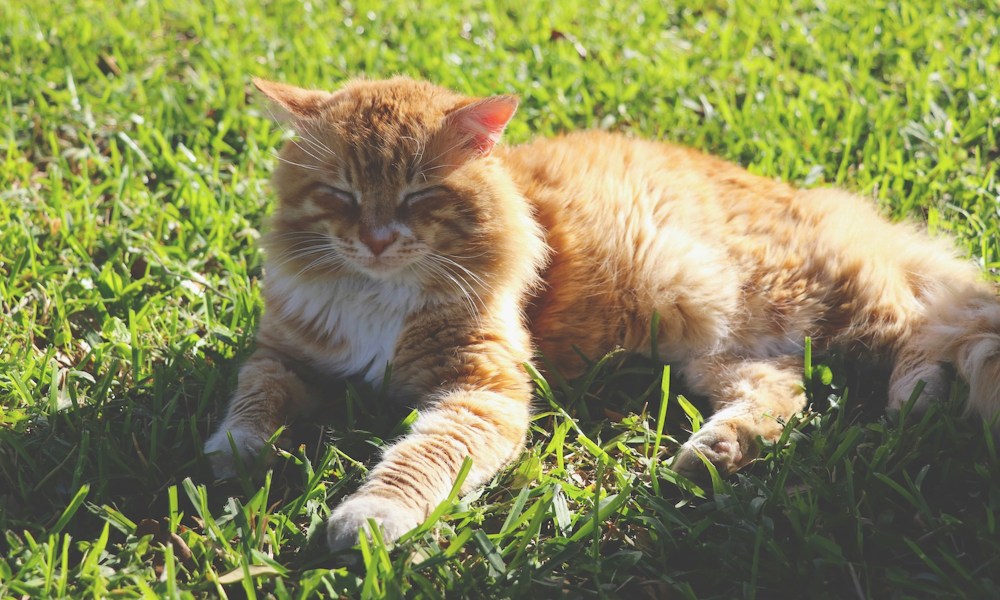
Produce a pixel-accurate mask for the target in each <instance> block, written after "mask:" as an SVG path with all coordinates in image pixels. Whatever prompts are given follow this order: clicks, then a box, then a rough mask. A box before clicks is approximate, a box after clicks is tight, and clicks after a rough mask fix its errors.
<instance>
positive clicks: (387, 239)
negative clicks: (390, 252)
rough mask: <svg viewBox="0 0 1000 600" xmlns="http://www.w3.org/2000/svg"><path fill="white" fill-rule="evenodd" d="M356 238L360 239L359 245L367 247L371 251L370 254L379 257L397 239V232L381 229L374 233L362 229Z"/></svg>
mask: <svg viewBox="0 0 1000 600" xmlns="http://www.w3.org/2000/svg"><path fill="white" fill-rule="evenodd" d="M358 237H359V238H360V239H361V243H363V244H364V245H365V246H368V249H369V250H371V251H372V254H374V255H375V256H379V255H380V254H382V252H384V251H385V249H386V248H388V247H389V246H390V245H392V243H393V242H395V241H396V239H397V238H398V237H399V232H398V231H393V230H391V229H381V230H375V231H372V230H368V229H362V230H361V231H360V232H359V233H358Z"/></svg>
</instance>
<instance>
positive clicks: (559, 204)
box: [206, 78, 1000, 548]
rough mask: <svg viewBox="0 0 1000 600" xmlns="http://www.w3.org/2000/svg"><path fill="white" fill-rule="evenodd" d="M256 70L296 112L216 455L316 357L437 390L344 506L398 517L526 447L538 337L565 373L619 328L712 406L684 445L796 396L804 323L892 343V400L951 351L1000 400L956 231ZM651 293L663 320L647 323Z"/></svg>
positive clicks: (618, 145) (930, 376)
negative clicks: (930, 232) (255, 308)
mask: <svg viewBox="0 0 1000 600" xmlns="http://www.w3.org/2000/svg"><path fill="white" fill-rule="evenodd" d="M257 85H258V87H259V88H260V89H261V90H262V91H263V92H264V94H265V95H267V96H268V97H269V98H271V99H272V100H273V101H275V102H276V103H277V104H278V105H279V106H280V107H282V108H283V109H284V110H285V111H287V112H288V113H289V115H290V119H291V121H292V124H293V127H295V129H296V131H297V132H298V134H299V136H300V137H299V139H298V140H296V141H293V142H289V143H288V144H286V146H285V148H284V149H283V151H282V162H281V164H280V166H279V168H278V169H277V171H276V173H275V177H274V187H275V189H276V191H277V192H278V196H279V205H278V208H277V209H276V211H275V213H274V216H273V217H272V220H271V224H270V225H271V227H270V231H269V233H268V234H267V236H266V237H265V239H264V248H265V250H266V251H267V265H266V279H265V286H264V294H265V303H266V307H265V312H264V315H263V317H262V321H261V327H260V331H259V333H258V339H257V341H258V347H257V350H256V352H255V353H254V355H253V356H252V357H251V358H250V359H249V360H248V361H247V363H246V364H245V365H244V367H243V368H242V370H241V372H240V380H239V385H238V389H237V391H236V393H235V394H234V397H233V400H232V402H231V403H230V407H229V412H228V414H227V417H226V419H225V421H224V422H223V423H222V426H221V427H220V429H219V431H218V432H216V434H215V435H213V436H212V437H211V438H210V439H209V441H208V442H207V444H206V453H208V454H209V455H210V457H211V458H212V461H213V467H214V468H215V470H216V473H217V474H218V475H220V476H230V475H233V474H234V473H235V459H234V457H233V456H232V453H231V447H230V444H229V437H230V436H231V437H232V439H233V441H234V442H235V444H236V449H237V452H238V453H239V454H241V455H242V457H243V458H248V457H252V456H253V455H255V454H256V453H258V452H259V451H260V450H261V448H262V446H263V444H264V441H265V440H266V439H267V438H268V437H269V436H270V435H271V434H272V433H273V432H274V431H275V430H276V429H277V428H278V427H280V426H281V425H283V424H285V423H286V422H287V420H288V419H290V418H291V417H292V416H293V415H294V414H295V413H296V412H298V411H299V410H301V409H302V408H303V407H304V406H307V405H309V404H310V403H312V402H316V401H322V400H323V398H322V390H321V389H316V388H315V387H314V386H311V385H310V384H309V383H307V381H309V379H310V378H309V377H308V376H306V375H304V373H318V374H321V375H327V376H348V375H360V376H362V377H363V378H364V379H366V380H367V381H369V382H371V383H377V382H379V381H381V379H382V376H383V373H384V371H385V368H386V365H388V364H391V365H392V378H391V381H390V392H391V393H392V394H394V395H396V396H397V397H398V398H400V399H402V400H404V401H409V402H414V403H418V404H419V405H420V406H421V407H422V408H421V410H420V414H419V417H418V419H417V420H416V421H415V422H414V424H413V426H412V428H411V431H410V433H409V434H407V435H406V436H404V437H403V438H402V439H401V440H399V441H398V442H396V443H394V444H392V445H391V446H390V447H389V448H388V449H387V450H386V452H385V454H384V456H383V458H382V460H381V461H380V462H379V464H378V465H376V466H375V467H374V468H373V469H372V471H371V472H370V473H369V476H368V478H367V479H366V481H365V483H364V484H363V485H362V486H361V488H360V489H359V490H358V491H357V492H355V493H354V494H353V495H351V496H350V497H348V498H347V499H346V500H345V501H344V502H343V503H342V504H341V505H340V506H338V507H337V509H336V510H335V511H334V513H333V515H332V516H331V519H330V524H329V529H328V534H329V543H330V545H331V547H333V548H342V547H346V546H350V545H352V544H353V543H355V542H356V541H357V539H358V534H359V532H361V531H363V530H364V529H365V527H366V526H367V525H366V523H367V520H368V519H370V518H371V519H374V520H375V521H377V522H378V523H379V524H380V526H381V527H382V529H383V533H384V534H385V536H386V537H387V538H390V539H395V538H396V537H398V536H400V535H402V534H403V533H405V532H406V531H407V530H409V529H410V528H412V527H414V526H416V525H417V524H419V523H420V522H421V521H422V520H423V519H424V518H425V517H426V515H427V514H428V513H429V512H430V511H431V510H433V509H434V507H435V506H436V505H437V504H438V503H439V502H440V501H441V500H443V499H444V498H445V497H446V495H447V493H448V491H449V490H450V488H451V486H452V484H453V482H454V480H455V477H456V475H457V473H458V470H459V468H460V467H461V465H462V463H463V461H464V460H465V458H466V457H471V458H472V461H473V466H472V470H471V472H470V474H469V476H468V477H467V478H466V480H465V484H464V489H463V491H468V490H471V489H474V488H475V487H476V486H479V485H481V484H482V483H484V482H485V481H486V480H488V479H489V478H490V477H492V476H493V475H494V474H495V473H496V472H497V471H498V470H499V469H500V468H502V467H503V465H504V464H506V463H507V462H508V461H510V460H511V459H512V458H514V457H515V456H516V455H517V453H518V452H519V451H520V450H521V448H522V445H523V443H524V437H525V434H526V432H527V428H528V423H529V418H530V411H529V408H530V402H531V396H532V385H531V382H530V379H529V377H528V374H527V372H526V371H525V369H524V366H523V365H524V364H525V363H527V362H529V361H531V360H533V357H534V355H535V353H536V351H540V352H541V353H543V354H544V355H545V357H546V359H547V360H548V361H549V362H550V363H551V364H554V365H557V366H558V367H559V368H560V370H561V371H562V372H563V373H564V374H566V375H569V376H573V375H576V374H579V373H580V372H581V370H582V368H583V367H584V366H585V365H584V362H583V360H582V359H581V358H580V355H581V354H582V355H584V356H589V357H598V356H600V355H602V354H604V353H606V352H608V351H610V350H612V349H614V348H618V347H624V348H625V349H627V350H630V351H633V352H638V353H646V354H648V353H649V352H650V350H651V344H652V339H653V338H652V336H653V335H655V340H656V345H657V348H656V352H657V355H658V356H659V357H661V358H663V359H665V360H667V361H668V362H671V363H672V364H675V365H676V366H677V367H678V368H679V369H680V372H681V373H682V375H683V376H684V378H685V379H686V381H687V383H688V385H689V386H690V387H691V388H692V389H693V390H694V391H696V392H698V393H700V394H704V395H705V396H707V397H708V398H709V400H710V402H711V403H712V405H713V408H714V409H715V414H714V415H713V416H712V417H710V418H709V420H708V421H706V423H705V424H704V425H703V426H702V428H701V429H700V430H699V431H698V432H697V433H696V434H694V435H693V436H692V437H691V439H690V440H689V441H688V442H687V443H686V444H685V446H684V447H683V448H682V449H681V451H680V452H679V453H678V456H677V458H676V459H675V462H674V466H675V468H676V469H678V470H680V471H683V472H687V473H694V472H697V470H698V469H700V468H701V465H702V463H701V460H702V459H701V458H700V456H703V457H705V458H706V459H708V460H710V461H711V462H712V463H713V464H715V465H716V466H717V467H718V468H719V469H720V471H722V472H724V473H730V472H732V471H734V470H736V469H738V468H740V467H741V466H743V465H745V464H746V463H747V462H749V461H750V460H752V459H753V458H754V457H755V456H756V454H757V451H758V450H759V448H758V441H757V440H758V438H763V439H764V440H769V441H770V440H776V439H777V438H778V437H779V436H780V434H781V431H782V429H783V427H784V425H785V423H786V422H787V421H788V420H789V419H790V418H791V417H792V416H793V415H794V414H795V413H797V412H799V411H801V410H802V408H803V407H804V405H805V396H804V394H803V388H802V382H801V374H802V352H803V348H804V340H805V338H806V337H807V336H808V337H811V338H812V339H813V340H814V347H816V348H817V349H818V350H820V351H822V350H825V349H830V348H845V349H847V350H849V351H861V352H864V353H866V355H869V356H871V357H872V358H873V359H877V360H885V361H889V362H891V361H895V367H894V370H893V374H892V379H891V381H890V398H889V405H890V407H899V406H900V405H901V404H902V403H903V402H905V401H906V400H907V399H908V398H909V397H910V396H911V394H912V393H913V392H914V390H915V389H916V388H917V386H918V384H919V382H921V381H922V382H924V384H923V385H924V387H923V392H922V394H921V396H920V397H919V398H918V404H919V403H926V402H930V401H933V400H935V399H937V398H940V397H943V396H945V395H946V391H947V390H948V389H949V385H950V383H949V380H948V379H947V377H946V372H945V370H944V368H943V366H942V365H943V364H945V363H948V364H951V365H953V366H954V367H955V370H956V371H957V372H958V374H959V375H961V376H962V377H964V378H966V379H967V380H968V381H969V383H970V386H971V394H970V401H969V406H970V408H972V409H974V410H975V411H976V412H978V413H980V414H982V415H983V416H985V417H986V418H991V419H992V418H994V417H995V416H996V414H997V412H998V410H1000V400H998V398H997V384H998V382H1000V304H998V303H997V301H996V299H995V298H994V296H993V294H992V292H991V290H990V289H989V288H988V287H987V286H986V285H985V284H983V283H981V282H980V278H979V274H978V273H977V271H976V269H975V268H973V267H972V266H971V265H968V264H967V263H966V262H963V261H961V260H959V259H957V258H955V253H954V251H953V250H952V249H951V248H950V247H949V246H948V245H947V244H946V243H945V242H942V241H937V240H931V239H930V238H928V237H927V236H925V235H923V234H921V233H918V232H917V231H916V230H915V229H914V228H912V227H909V226H906V225H899V224H890V223H887V222H886V221H884V220H883V219H881V218H880V217H879V216H878V215H877V214H876V212H875V211H874V210H873V209H872V208H871V207H870V206H869V205H868V204H867V203H866V202H864V201H862V200H860V199H858V198H857V197H855V196H852V195H850V194H848V193H845V192H841V191H837V190H813V191H802V190H797V189H795V188H793V187H791V186H789V185H786V184H783V183H779V182H775V181H771V180H768V179H765V178H762V177H758V176H755V175H752V174H750V173H748V172H746V171H745V170H743V169H742V168H740V167H738V166H735V165H732V164H730V163H727V162H725V161H723V160H720V159H717V158H714V157H711V156H707V155H705V154H702V153H699V152H696V151H694V150H690V149H686V148H681V147H677V146H671V145H668V144H661V143H655V142H648V141H642V140H633V139H628V138H626V137H624V136H621V135H614V134H609V133H602V132H584V133H577V134H570V135H566V136H562V137H558V138H553V139H545V140H538V141H535V142H533V143H529V144H526V145H523V146H516V147H501V146H497V145H496V144H497V141H498V139H499V136H500V134H501V132H502V130H503V128H504V127H505V126H506V124H507V122H508V121H509V119H510V118H511V117H512V116H513V113H514V109H515V107H516V100H515V99H513V98H510V97H505V96H499V97H493V98H486V99H473V98H467V97H463V96H460V95H457V94H454V93H452V92H449V91H447V90H444V89H441V88H437V87H435V86H432V85H430V84H427V83H423V82H416V81H412V80H409V79H403V78H397V79H393V80H389V81H376V82H368V81H359V82H354V83H351V84H349V85H348V86H346V87H345V88H344V89H342V90H341V91H339V92H336V93H332V94H331V93H326V92H316V91H308V90H302V89H299V88H294V87H291V86H286V85H282V84H276V83H270V82H257ZM654 315H657V321H656V322H657V331H655V333H654V332H652V331H651V329H652V325H653V319H654Z"/></svg>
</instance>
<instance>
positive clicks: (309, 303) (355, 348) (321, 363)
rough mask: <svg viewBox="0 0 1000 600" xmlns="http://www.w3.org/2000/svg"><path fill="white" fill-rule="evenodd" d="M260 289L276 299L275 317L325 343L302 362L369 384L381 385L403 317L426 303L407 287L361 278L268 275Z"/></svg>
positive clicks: (403, 283)
mask: <svg viewBox="0 0 1000 600" xmlns="http://www.w3.org/2000/svg"><path fill="white" fill-rule="evenodd" d="M266 286H267V295H268V296H269V297H273V298H280V302H278V303H275V304H277V305H279V306H280V313H279V314H277V315H275V316H277V317H279V319H280V320H282V321H293V320H294V321H297V322H298V323H307V324H309V327H310V328H311V332H310V333H312V334H313V335H314V339H323V340H327V343H326V344H323V346H325V347H324V348H320V349H317V350H319V351H318V352H308V356H303V358H305V359H306V360H308V361H309V362H311V363H312V364H313V366H314V367H316V368H318V369H320V370H322V371H324V372H325V373H328V374H330V375H337V376H341V375H362V376H363V377H364V379H365V380H366V381H368V382H369V383H373V384H374V383H379V382H381V381H382V377H383V376H384V374H385V367H386V365H387V364H388V363H390V362H391V361H392V359H393V355H394V352H395V348H396V342H397V341H398V340H399V335H400V333H401V332H402V329H403V324H404V322H405V321H406V318H407V316H408V315H410V314H411V313H412V312H413V311H414V310H417V309H418V308H421V307H422V306H423V305H424V304H425V302H426V299H425V298H424V297H423V295H422V294H421V293H420V291H419V288H418V287H417V286H416V285H414V284H412V283H409V282H396V281H378V280H373V279H369V278H367V277H363V276H357V277H342V278H338V279H336V280H331V281H303V280H301V279H297V278H293V277H288V276H284V275H279V274H278V273H275V272H273V271H272V272H269V273H268V275H267V280H266ZM311 337H312V336H311ZM289 341H291V340H289ZM301 350H305V348H301Z"/></svg>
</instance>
